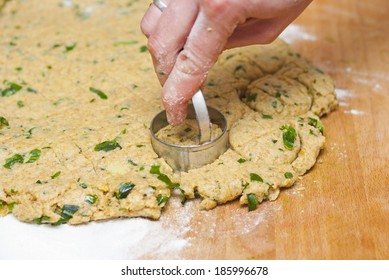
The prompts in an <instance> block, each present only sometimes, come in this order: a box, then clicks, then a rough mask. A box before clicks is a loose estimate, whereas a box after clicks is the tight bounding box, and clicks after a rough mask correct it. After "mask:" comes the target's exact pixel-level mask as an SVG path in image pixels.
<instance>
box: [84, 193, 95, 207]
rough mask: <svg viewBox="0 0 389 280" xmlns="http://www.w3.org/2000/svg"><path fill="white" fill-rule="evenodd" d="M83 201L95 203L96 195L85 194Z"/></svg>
mask: <svg viewBox="0 0 389 280" xmlns="http://www.w3.org/2000/svg"><path fill="white" fill-rule="evenodd" d="M84 201H85V202H87V203H89V204H91V205H92V204H95V203H96V201H97V195H95V194H87V195H86V196H85V198H84Z"/></svg>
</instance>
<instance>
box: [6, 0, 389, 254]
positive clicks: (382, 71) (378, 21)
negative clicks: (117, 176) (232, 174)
mask: <svg viewBox="0 0 389 280" xmlns="http://www.w3.org/2000/svg"><path fill="white" fill-rule="evenodd" d="M388 11H389V1H387V0H371V1H353V0H343V1H336V0H316V1H313V3H312V4H311V6H310V7H309V8H308V9H307V10H306V11H305V12H304V14H303V15H302V16H301V17H300V18H298V19H297V20H296V21H295V22H294V24H293V25H292V26H291V27H290V28H289V31H288V32H289V35H288V36H286V37H287V38H288V39H289V41H290V43H291V45H292V46H293V47H294V48H295V49H297V50H298V51H300V52H301V53H302V54H303V55H304V56H305V57H307V58H309V59H311V60H312V61H313V62H314V63H315V64H316V65H318V66H319V67H320V68H322V69H323V70H325V71H326V72H328V73H330V75H331V76H332V77H333V78H334V80H335V82H336V87H337V93H338V96H339V98H340V107H339V109H338V110H337V111H336V112H333V113H331V114H330V115H329V116H327V117H325V118H324V119H323V122H324V124H325V125H326V132H325V134H326V137H327V142H326V147H325V149H324V151H323V152H322V153H321V155H320V157H319V163H318V164H317V165H316V166H315V167H314V168H313V169H312V170H311V171H310V172H309V173H308V174H307V175H305V176H304V177H303V178H302V179H301V180H300V181H299V182H298V183H297V184H295V186H294V187H293V188H290V189H287V190H284V191H282V192H281V194H280V197H279V199H277V200H276V201H274V202H265V203H262V204H261V205H260V206H259V207H258V209H257V210H256V211H252V212H248V211H247V207H241V206H240V205H239V202H238V201H235V202H232V203H229V204H227V205H223V206H219V207H217V208H216V209H214V210H211V211H201V210H199V201H190V202H188V203H187V204H185V206H184V207H181V206H180V202H179V199H176V200H175V201H176V202H175V203H171V204H169V205H168V206H167V207H166V209H164V215H163V216H162V218H161V220H159V221H155V222H151V221H148V220H142V219H138V220H135V219H134V220H133V222H131V221H130V220H129V219H127V220H119V221H115V222H114V223H111V222H112V221H111V222H100V223H94V224H92V223H91V224H88V225H84V226H79V227H67V226H63V227H61V228H60V229H59V228H49V227H43V226H37V225H26V224H22V223H19V222H16V221H14V219H13V218H12V217H5V218H2V219H1V220H0V223H2V224H3V225H6V226H3V227H2V228H1V227H0V228H1V231H0V235H1V234H2V233H3V235H4V236H6V237H7V239H5V240H2V241H3V243H2V244H3V246H5V245H7V248H8V250H6V249H7V248H6V249H4V248H1V246H0V258H2V257H4V258H18V257H19V258H24V259H29V258H39V256H43V258H46V259H49V258H82V256H84V255H83V253H84V252H87V250H86V249H85V248H93V250H92V253H89V255H88V256H92V254H93V256H92V258H107V257H108V258H110V257H112V258H123V256H129V255H130V256H133V257H134V256H135V257H139V258H143V259H389V234H388V233H389V145H388V143H387V142H388V141H389V140H388V139H389V124H388V123H387V121H388V120H389V109H388V108H389V92H388V91H389V36H388V33H389V17H388ZM287 34H288V33H287ZM9 225H12V226H11V227H10V226H9ZM131 227H138V228H139V229H136V228H134V229H133V228H131ZM111 229H112V230H111ZM87 230H88V231H87ZM86 231H87V233H86ZM25 232H29V234H27V235H25V234H24V233H25ZM124 233H128V234H124ZM134 233H137V235H136V236H135V234H134ZM131 234H132V235H131ZM161 235H162V236H161ZM164 235H165V236H164ZM19 236H20V237H21V238H19ZM58 236H61V239H60V240H61V241H60V242H59V241H57V240H59V239H58ZM62 236H63V238H62ZM13 237H14V238H13ZM124 239H128V240H130V241H131V242H127V243H130V244H131V246H128V247H124V246H123V243H124V242H123V240H124ZM132 239H133V240H132ZM28 240H32V241H31V242H28ZM37 240H42V241H41V243H39V242H38V241H37ZM90 240H93V242H90ZM101 240H106V243H104V242H101ZM35 243H36V246H37V248H39V250H37V251H31V250H30V251H28V248H32V247H33V245H34V244H35ZM31 244H32V245H31ZM40 244H45V245H46V244H54V245H53V246H52V247H50V248H48V246H49V245H47V246H45V247H44V248H43V247H42V246H41V245H40ZM59 245H61V246H63V247H66V248H67V247H69V249H68V250H64V252H59V250H58V246H59ZM81 246H84V247H81ZM88 246H89V247H88ZM25 247H26V248H27V249H26V250H24V251H23V248H25ZM43 249H45V250H43ZM119 249H120V250H122V251H120V254H119ZM115 250H116V251H118V253H116V252H115V253H116V254H113V253H112V254H109V252H112V251H115ZM142 250H143V251H142ZM19 251H20V252H22V251H23V252H24V255H21V254H20V255H18V252H19ZM41 251H45V253H46V252H47V254H45V255H44V254H43V253H41V254H40V252H41ZM134 251H136V252H134ZM123 252H124V253H123Z"/></svg>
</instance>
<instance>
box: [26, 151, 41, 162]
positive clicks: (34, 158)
mask: <svg viewBox="0 0 389 280" xmlns="http://www.w3.org/2000/svg"><path fill="white" fill-rule="evenodd" d="M40 156H41V150H39V149H34V150H32V151H31V152H30V153H29V154H28V160H27V161H26V163H33V162H35V161H37V160H38V159H39V157H40Z"/></svg>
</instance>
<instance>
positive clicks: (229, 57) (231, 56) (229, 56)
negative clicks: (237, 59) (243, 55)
mask: <svg viewBox="0 0 389 280" xmlns="http://www.w3.org/2000/svg"><path fill="white" fill-rule="evenodd" d="M234 56H235V54H229V55H227V56H226V60H229V59H231V58H233V57H234Z"/></svg>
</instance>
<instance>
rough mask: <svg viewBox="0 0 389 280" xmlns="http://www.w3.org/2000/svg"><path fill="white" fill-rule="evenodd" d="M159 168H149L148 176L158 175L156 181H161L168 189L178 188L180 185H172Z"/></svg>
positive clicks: (154, 166) (155, 166)
mask: <svg viewBox="0 0 389 280" xmlns="http://www.w3.org/2000/svg"><path fill="white" fill-rule="evenodd" d="M160 168H161V166H160V165H152V166H151V168H150V174H154V175H158V176H157V179H158V180H160V181H162V182H164V183H165V184H166V186H168V187H170V188H178V187H179V186H180V184H178V183H173V182H172V181H171V180H170V178H169V176H167V175H166V174H163V173H161V171H160Z"/></svg>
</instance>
